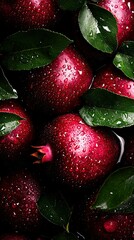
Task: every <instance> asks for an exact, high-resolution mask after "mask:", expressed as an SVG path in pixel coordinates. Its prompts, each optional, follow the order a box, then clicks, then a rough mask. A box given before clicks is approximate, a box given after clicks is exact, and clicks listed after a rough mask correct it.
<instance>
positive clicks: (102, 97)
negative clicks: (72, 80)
mask: <svg viewBox="0 0 134 240" xmlns="http://www.w3.org/2000/svg"><path fill="white" fill-rule="evenodd" d="M83 100H84V102H85V105H84V106H83V107H82V108H81V109H80V111H79V113H80V115H81V117H82V118H83V120H84V121H85V122H86V123H87V124H88V125H90V126H105V127H111V128H123V127H129V126H132V125H134V100H133V99H129V98H127V97H122V96H119V95H117V94H115V93H112V92H109V91H107V90H105V89H100V88H97V89H90V90H88V91H87V92H86V93H85V94H84V95H83Z"/></svg>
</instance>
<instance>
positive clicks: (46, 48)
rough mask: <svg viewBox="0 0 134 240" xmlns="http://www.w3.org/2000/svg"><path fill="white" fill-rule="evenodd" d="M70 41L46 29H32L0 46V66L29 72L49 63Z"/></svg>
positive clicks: (12, 36) (20, 33) (13, 36)
mask: <svg viewBox="0 0 134 240" xmlns="http://www.w3.org/2000/svg"><path fill="white" fill-rule="evenodd" d="M70 43H72V41H71V40H70V39H69V38H67V37H66V36H64V35H62V34H60V33H57V32H53V31H50V30H47V29H33V30H28V31H21V32H17V33H15V34H13V35H10V36H8V37H7V38H6V39H5V40H4V41H3V42H2V43H1V46H0V52H1V53H2V54H3V57H2V63H1V64H2V66H4V67H5V68H6V69H9V70H30V69H33V68H38V67H42V66H45V65H47V64H49V63H51V62H52V61H53V60H54V58H56V57H57V56H58V55H59V54H60V52H61V51H62V50H64V49H65V48H66V47H67V46H68V45H69V44H70Z"/></svg>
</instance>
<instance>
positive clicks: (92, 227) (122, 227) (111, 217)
mask: <svg viewBox="0 0 134 240" xmlns="http://www.w3.org/2000/svg"><path fill="white" fill-rule="evenodd" d="M99 189H100V187H99V186H98V187H97V188H96V189H92V192H91V193H89V192H86V194H84V195H83V196H80V200H77V203H76V206H75V208H74V211H73V216H72V230H73V231H75V232H77V231H80V233H81V235H83V236H85V239H86V240H87V239H92V240H98V239H99V240H128V239H130V240H132V239H133V231H134V224H133V223H134V214H133V213H123V212H121V211H120V212H116V211H115V212H114V211H106V210H105V211H102V210H99V209H92V204H93V203H94V201H95V199H96V196H97V195H98V191H99Z"/></svg>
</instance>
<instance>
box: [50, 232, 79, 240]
mask: <svg viewBox="0 0 134 240" xmlns="http://www.w3.org/2000/svg"><path fill="white" fill-rule="evenodd" d="M52 240H77V238H76V237H75V236H74V235H73V234H72V233H67V232H63V233H61V234H59V235H57V236H55V237H53V238H52Z"/></svg>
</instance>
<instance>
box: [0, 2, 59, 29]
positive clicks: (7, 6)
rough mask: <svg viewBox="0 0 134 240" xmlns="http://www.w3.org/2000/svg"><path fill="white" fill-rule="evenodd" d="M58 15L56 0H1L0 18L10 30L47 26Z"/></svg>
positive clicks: (55, 19) (52, 23) (52, 22)
mask: <svg viewBox="0 0 134 240" xmlns="http://www.w3.org/2000/svg"><path fill="white" fill-rule="evenodd" d="M58 15H59V9H58V6H57V3H56V0H29V1H27V0H10V1H9V0H1V1H0V19H1V23H2V24H6V28H7V29H10V30H12V31H13V30H14V31H16V30H28V29H32V28H49V27H51V26H53V25H54V23H55V22H56V21H57V19H58Z"/></svg>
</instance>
